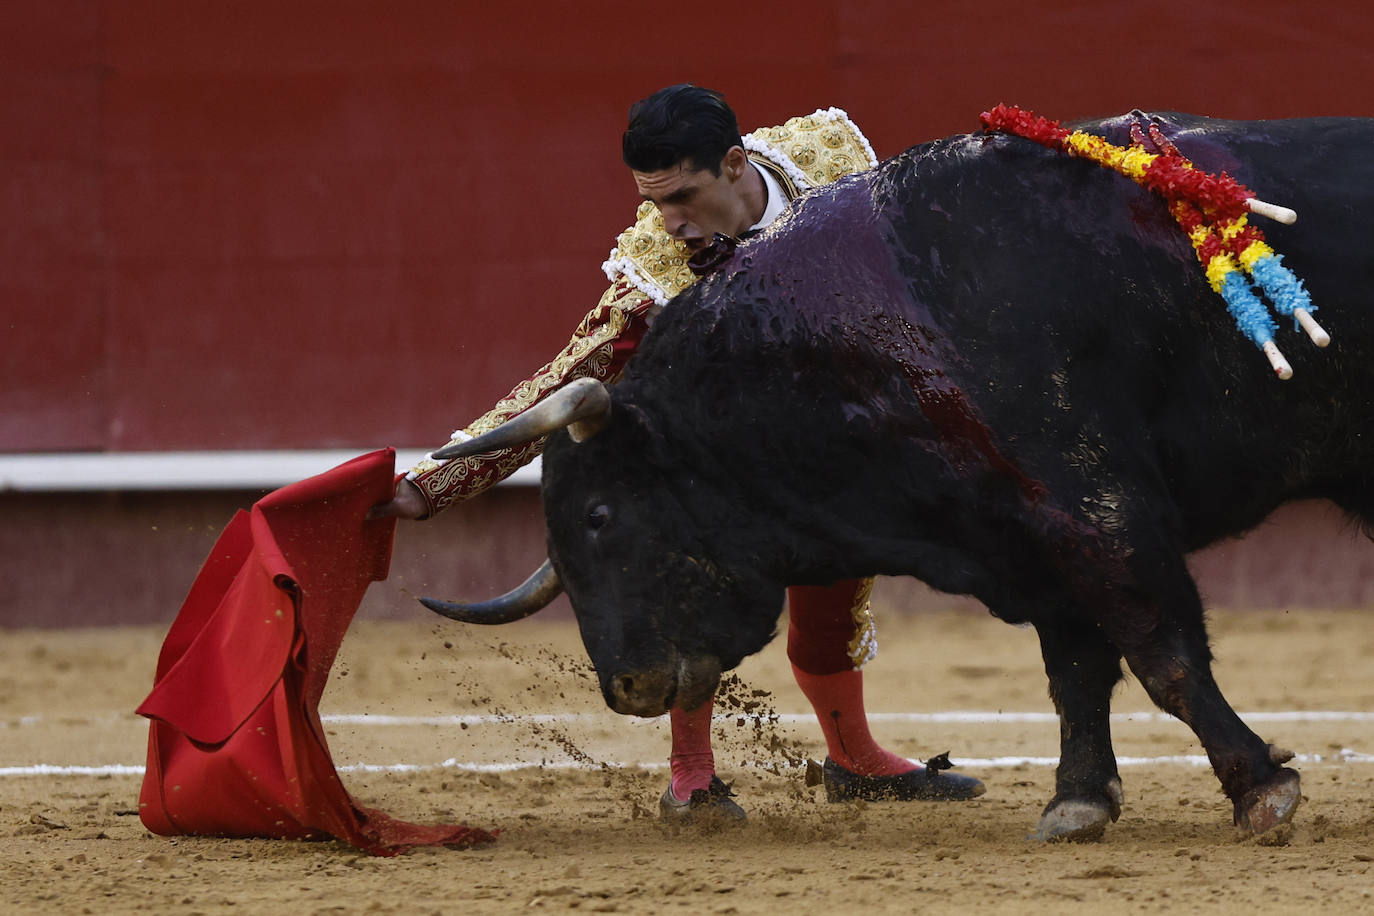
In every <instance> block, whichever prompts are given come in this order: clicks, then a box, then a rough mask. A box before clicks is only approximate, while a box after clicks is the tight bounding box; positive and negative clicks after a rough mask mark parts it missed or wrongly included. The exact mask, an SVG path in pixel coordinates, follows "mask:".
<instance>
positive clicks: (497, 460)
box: [406, 277, 654, 518]
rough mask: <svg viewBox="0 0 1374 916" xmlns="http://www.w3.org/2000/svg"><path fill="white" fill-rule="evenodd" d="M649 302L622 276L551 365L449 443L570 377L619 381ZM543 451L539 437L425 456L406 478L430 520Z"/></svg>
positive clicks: (490, 423)
mask: <svg viewBox="0 0 1374 916" xmlns="http://www.w3.org/2000/svg"><path fill="white" fill-rule="evenodd" d="M653 304H654V303H653V300H652V299H650V298H649V297H648V296H646V295H645V294H644V293H642V292H640V291H639V290H638V289H636V288H635V287H634V286H632V285H631V284H630V283H629V282H628V281H627V280H625V278H624V277H621V278H619V279H617V280H616V281H615V282H614V283H613V284H612V285H611V287H610V288H609V289H608V290H606V292H605V294H603V295H602V297H601V301H600V302H599V303H598V304H597V306H596V308H594V309H592V310H591V311H590V312H589V313H587V317H585V318H583V319H582V323H581V324H580V325H578V328H577V331H576V332H575V333H574V334H573V337H572V340H571V341H569V342H568V345H567V346H566V347H564V348H563V351H562V352H561V353H559V354H558V356H556V357H554V359H553V361H552V362H550V363H549V364H548V365H546V366H545V367H544V368H542V369H540V370H539V371H538V372H536V373H535V374H534V375H533V376H531V377H530V378H528V379H526V380H525V381H523V382H521V383H520V384H518V385H516V386H515V388H513V389H512V390H511V392H510V394H508V395H506V396H505V397H504V398H502V399H501V400H500V401H498V402H497V404H496V406H495V407H493V408H492V409H491V410H489V411H487V412H486V413H485V414H483V415H482V416H481V417H479V418H478V419H476V420H474V421H473V422H471V423H469V424H468V425H467V426H465V427H463V428H462V429H460V430H458V431H456V432H455V433H454V434H453V438H452V440H451V441H456V442H461V441H464V440H466V439H470V438H472V437H473V436H477V435H480V434H481V433H484V432H487V431H488V430H491V429H495V428H496V427H497V426H500V425H501V424H502V423H504V422H505V421H506V420H509V419H510V418H511V417H513V416H515V415H516V414H519V413H521V412H522V411H524V410H526V409H528V408H529V407H530V406H531V405H533V404H536V403H538V402H539V401H541V400H543V399H544V398H545V397H547V396H548V395H549V394H551V393H552V392H554V391H556V390H557V389H558V388H560V387H561V386H563V385H565V384H567V383H568V382H570V381H572V380H574V379H578V378H583V377H591V378H595V379H600V380H601V381H604V382H613V381H615V380H616V379H618V378H619V377H620V373H621V371H622V370H623V369H624V368H625V361H626V360H628V359H629V358H630V354H632V353H633V352H634V351H635V348H636V347H638V346H639V341H640V338H642V337H643V336H644V331H645V330H646V329H647V328H648V320H647V318H648V313H649V309H650V308H651V307H652V306H653ZM543 450H544V439H543V438H540V439H537V440H535V441H534V442H530V443H528V444H526V445H521V446H517V447H515V448H508V449H502V450H500V451H495V452H486V453H484V454H481V455H474V456H472V457H469V458H454V459H453V460H451V461H434V460H433V459H431V458H429V457H428V456H426V457H425V458H424V460H422V461H420V462H419V463H418V464H416V465H415V467H413V468H411V469H410V471H409V472H408V473H407V474H406V479H407V480H409V481H411V482H412V483H414V484H415V486H416V487H418V488H419V490H420V493H421V494H422V495H423V497H424V500H425V503H426V505H427V507H428V509H427V511H426V513H425V515H424V516H423V517H425V518H429V517H432V516H433V515H435V514H437V513H439V512H442V511H443V510H444V509H447V508H448V507H449V506H451V505H452V504H453V503H455V502H458V501H459V500H464V499H468V498H470V497H472V496H476V495H477V494H478V493H481V492H482V491H483V490H486V489H487V488H489V487H492V486H494V485H496V484H497V483H499V482H500V481H502V480H504V479H505V478H507V477H509V476H510V475H511V474H513V473H515V472H516V470H518V469H519V468H521V467H523V466H525V465H526V464H529V463H530V462H531V461H533V460H534V459H535V458H536V457H538V456H539V453H540V452H542V451H543Z"/></svg>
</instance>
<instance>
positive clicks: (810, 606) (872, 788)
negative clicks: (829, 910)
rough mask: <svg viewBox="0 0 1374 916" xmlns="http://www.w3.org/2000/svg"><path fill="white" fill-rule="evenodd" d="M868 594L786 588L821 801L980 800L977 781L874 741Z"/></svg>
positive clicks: (851, 589)
mask: <svg viewBox="0 0 1374 916" xmlns="http://www.w3.org/2000/svg"><path fill="white" fill-rule="evenodd" d="M872 592H873V580H872V579H848V580H845V581H842V582H837V583H835V584H834V585H828V586H795V587H793V588H790V589H788V595H787V600H788V611H789V623H788V629H787V655H788V658H789V659H790V660H791V662H792V673H793V674H794V675H795V676H796V678H797V685H798V686H799V687H801V689H802V693H804V694H805V695H806V698H807V699H808V700H809V701H810V702H811V706H812V708H813V709H814V710H815V712H816V718H817V720H818V721H819V722H820V726H821V731H822V732H823V733H824V734H825V743H826V749H827V752H828V754H829V756H828V757H827V759H826V761H825V768H824V777H825V788H826V795H827V797H828V798H829V799H830V800H831V801H845V800H848V799H853V798H866V799H872V800H878V799H895V800H901V801H909V800H915V799H920V800H963V799H967V798H973V797H975V796H978V795H982V794H983V792H984V791H985V789H984V787H983V784H982V783H981V782H980V781H979V780H977V779H973V778H972V777H968V776H957V775H954V774H949V773H944V774H941V773H940V772H939V771H938V770H935V769H932V768H929V767H920V766H918V765H917V764H915V763H913V762H912V761H910V760H908V759H907V758H905V757H902V756H901V755H899V754H894V753H892V752H891V751H888V750H886V749H884V748H883V747H882V746H880V745H879V744H878V742H877V741H876V740H875V739H874V738H873V734H872V732H871V731H870V730H869V727H868V714H867V712H866V711H865V709H864V696H863V671H862V670H861V669H862V666H863V665H864V663H865V662H867V661H869V660H870V659H871V658H872V657H873V656H874V655H875V654H876V653H877V642H876V637H875V634H874V625H873V617H872V612H871V610H870V608H869V597H870V595H871V594H872Z"/></svg>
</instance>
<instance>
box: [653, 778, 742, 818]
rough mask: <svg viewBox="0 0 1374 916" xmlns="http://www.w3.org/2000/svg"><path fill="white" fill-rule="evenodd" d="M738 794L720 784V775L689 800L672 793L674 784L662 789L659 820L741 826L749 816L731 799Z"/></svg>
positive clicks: (696, 790)
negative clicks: (708, 822)
mask: <svg viewBox="0 0 1374 916" xmlns="http://www.w3.org/2000/svg"><path fill="white" fill-rule="evenodd" d="M734 794H735V793H734V792H732V791H731V790H730V787H729V786H727V785H726V784H725V783H723V782H721V781H720V777H719V776H712V777H711V784H710V785H709V786H707V787H706V788H705V789H693V790H692V795H691V797H690V798H688V799H687V800H686V801H683V800H682V799H680V798H678V797H677V796H676V795H674V794H673V786H672V783H669V784H668V788H666V789H664V790H663V797H662V798H660V799H659V800H658V816H659V819H660V820H664V821H668V822H669V823H673V824H691V823H695V822H697V821H702V822H707V821H710V822H713V823H720V824H742V823H744V821H745V818H746V817H747V815H746V814H745V813H744V809H743V808H741V807H740V806H739V805H738V804H736V803H735V801H734V799H733V798H731V796H732V795H734Z"/></svg>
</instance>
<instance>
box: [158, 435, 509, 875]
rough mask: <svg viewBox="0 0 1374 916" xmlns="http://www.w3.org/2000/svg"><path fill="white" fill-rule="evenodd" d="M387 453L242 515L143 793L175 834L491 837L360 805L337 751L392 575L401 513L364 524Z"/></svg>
mask: <svg viewBox="0 0 1374 916" xmlns="http://www.w3.org/2000/svg"><path fill="white" fill-rule="evenodd" d="M394 462H395V455H394V453H393V451H392V450H391V449H383V450H381V451H377V452H373V453H371V454H368V455H363V456H361V457H359V458H355V459H353V460H352V461H349V462H346V463H344V464H342V465H340V466H339V467H337V468H334V469H333V470H331V471H328V472H326V473H324V474H320V475H319V476H316V477H312V478H310V479H308V480H304V481H301V482H300V483H295V484H292V485H290V486H287V487H283V488H282V489H280V490H277V491H276V492H274V493H271V494H269V495H267V496H265V497H263V498H262V499H261V500H259V501H258V502H257V503H255V504H254V505H253V507H252V509H251V510H249V511H247V512H244V511H240V512H238V513H237V514H236V515H235V516H234V518H233V519H232V520H231V521H230V522H229V524H228V526H227V527H226V528H225V529H224V532H223V533H222V534H221V535H220V538H219V540H218V541H217V542H216V544H215V546H214V549H213V550H211V551H210V556H209V557H208V558H207V559H206V561H205V565H204V566H203V567H202V568H201V571H200V574H199V575H198V576H197V577H196V580H195V583H194V584H193V585H192V586H191V591H190V594H189V595H187V597H186V602H185V603H184V604H183V605H182V607H181V611H180V613H179V614H178V615H177V618H176V620H175V621H174V622H173V624H172V628H171V630H170V631H169V632H168V634H167V639H166V641H165V642H164V643H163V646H162V653H161V655H160V656H159V658H158V664H157V674H156V678H155V680H154V686H153V690H152V693H150V694H149V695H148V698H147V699H146V700H144V701H143V705H142V706H140V707H139V708H138V712H139V714H140V715H144V716H147V717H148V718H149V719H151V720H152V722H151V723H150V728H149V734H148V768H147V771H146V773H145V775H144V779H143V789H142V792H141V793H140V795H139V812H140V815H141V817H142V819H143V823H144V825H145V826H146V827H147V828H148V829H149V830H151V831H153V832H154V833H158V834H162V835H164V836H175V835H181V834H195V835H207V836H235V837H273V838H283V839H315V838H324V837H326V836H332V837H336V838H338V839H340V840H343V841H345V842H347V843H350V844H352V845H354V846H356V847H358V848H359V849H362V850H364V851H366V852H369V853H372V854H374V855H383V856H389V855H396V854H397V853H401V852H404V851H405V850H407V849H409V848H412V847H415V846H430V845H440V844H442V845H452V846H465V845H471V844H474V843H480V842H484V841H487V840H491V839H493V838H494V834H493V833H489V832H487V831H485V830H480V829H476V828H471V827H466V826H463V825H461V824H440V825H420V824H410V823H406V822H404V821H400V820H397V819H395V818H393V817H391V816H389V815H387V814H384V813H383V812H381V811H375V810H372V809H369V808H364V807H362V806H361V805H358V804H357V803H356V802H354V801H353V799H352V798H351V797H350V796H349V794H348V792H347V791H345V789H344V787H343V785H342V783H341V782H340V781H339V776H338V773H337V772H335V769H334V762H333V760H332V759H331V757H330V754H329V745H328V742H327V741H326V740H325V734H324V728H323V726H322V725H321V723H320V714H319V702H320V697H321V696H322V694H323V693H324V688H325V685H326V683H327V682H328V679H329V669H330V667H331V666H332V665H333V664H334V658H335V656H336V655H337V654H338V651H339V646H340V645H341V644H342V643H343V638H344V633H345V632H346V631H347V629H348V625H349V623H350V622H351V621H352V619H353V615H354V614H355V613H356V612H357V610H358V605H359V603H360V602H361V601H362V597H363V593H364V592H365V591H366V590H367V587H368V584H369V583H370V582H372V581H374V580H382V579H385V578H386V576H387V571H388V568H389V566H390V563H391V543H392V537H393V535H394V533H395V520H394V519H382V520H375V521H368V520H366V514H367V510H368V509H369V508H370V507H371V506H373V505H375V504H377V503H379V502H382V501H384V500H386V499H387V498H388V497H389V496H390V495H391V492H392V487H393V485H394V480H395V478H394Z"/></svg>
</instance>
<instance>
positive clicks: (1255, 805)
mask: <svg viewBox="0 0 1374 916" xmlns="http://www.w3.org/2000/svg"><path fill="white" fill-rule="evenodd" d="M1301 801H1302V785H1301V782H1300V780H1299V778H1298V773H1297V771H1296V770H1290V769H1288V768H1287V767H1283V768H1282V769H1280V770H1279V772H1278V775H1277V776H1275V777H1274V778H1273V779H1271V780H1269V781H1268V782H1266V783H1263V784H1261V785H1258V786H1255V788H1253V789H1251V790H1250V791H1249V792H1246V793H1245V794H1244V795H1242V796H1241V798H1240V801H1239V802H1237V803H1236V828H1237V829H1238V830H1239V831H1240V832H1241V833H1242V834H1244V835H1246V836H1259V835H1261V834H1264V833H1268V832H1269V831H1270V830H1273V829H1274V828H1276V827H1281V826H1283V825H1284V824H1287V823H1288V822H1289V821H1291V820H1292V819H1293V812H1295V811H1297V810H1298V803H1299V802H1301Z"/></svg>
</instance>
